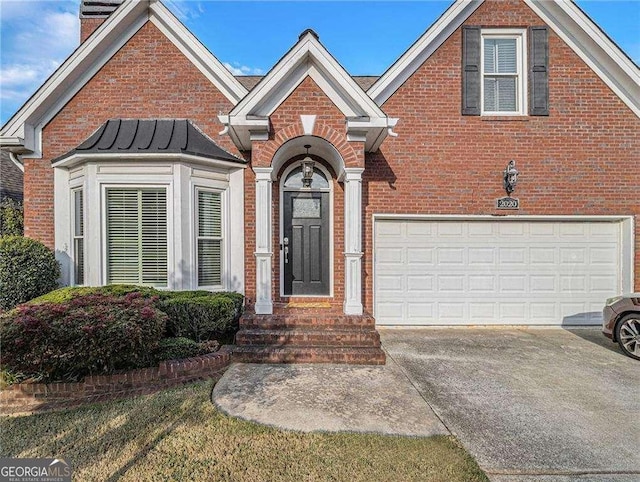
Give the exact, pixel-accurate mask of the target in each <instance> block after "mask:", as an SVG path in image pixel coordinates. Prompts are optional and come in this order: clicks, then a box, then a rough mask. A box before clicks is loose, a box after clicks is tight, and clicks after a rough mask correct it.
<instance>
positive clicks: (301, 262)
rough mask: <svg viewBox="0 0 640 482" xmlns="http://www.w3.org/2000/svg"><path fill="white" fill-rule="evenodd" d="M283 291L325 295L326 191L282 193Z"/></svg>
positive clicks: (327, 221)
mask: <svg viewBox="0 0 640 482" xmlns="http://www.w3.org/2000/svg"><path fill="white" fill-rule="evenodd" d="M283 203H284V206H283V231H284V233H283V239H282V256H283V258H284V294H285V295H286V296H291V295H293V296H296V295H307V296H309V295H311V296H325V295H328V294H329V276H330V273H329V269H330V266H331V265H330V261H331V260H330V253H329V241H330V239H329V193H328V192H288V191H285V192H284V193H283Z"/></svg>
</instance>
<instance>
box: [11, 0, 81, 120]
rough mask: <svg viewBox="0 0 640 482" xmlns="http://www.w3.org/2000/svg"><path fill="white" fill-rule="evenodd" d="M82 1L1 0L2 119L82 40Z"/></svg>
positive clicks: (33, 90) (15, 108) (27, 96)
mask: <svg viewBox="0 0 640 482" xmlns="http://www.w3.org/2000/svg"><path fill="white" fill-rule="evenodd" d="M78 8H79V0H72V1H55V2H51V1H21V2H15V1H7V0H0V22H1V23H0V28H1V30H2V32H1V36H2V52H1V55H0V86H1V88H0V98H1V99H2V101H3V102H2V104H3V105H2V120H5V119H6V118H7V117H8V116H9V115H10V114H12V113H13V112H15V110H17V108H18V107H19V106H20V105H21V104H22V103H23V102H25V101H26V100H27V99H28V98H29V96H30V95H31V94H32V93H33V92H35V90H36V89H37V88H38V87H39V86H40V85H41V84H42V83H43V82H44V81H45V80H46V79H47V77H49V76H50V75H51V74H52V73H53V72H54V71H55V69H56V68H57V67H58V66H59V65H60V64H61V63H62V62H63V61H64V60H65V59H66V58H67V57H68V56H69V55H70V54H71V52H73V50H74V49H75V48H76V47H77V46H78V44H79V42H80V20H79V18H78Z"/></svg>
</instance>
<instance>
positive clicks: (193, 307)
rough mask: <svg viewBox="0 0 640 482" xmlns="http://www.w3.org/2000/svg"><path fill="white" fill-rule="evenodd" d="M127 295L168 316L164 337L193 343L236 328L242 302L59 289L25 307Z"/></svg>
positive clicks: (123, 288)
mask: <svg viewBox="0 0 640 482" xmlns="http://www.w3.org/2000/svg"><path fill="white" fill-rule="evenodd" d="M129 293H138V294H140V295H141V296H142V297H146V298H148V297H154V298H155V299H156V307H157V308H158V309H160V310H162V311H163V312H165V313H166V314H167V315H168V316H169V321H168V322H167V335H168V336H170V337H187V338H191V339H192V340H194V341H196V342H199V341H202V340H207V339H209V338H211V337H214V336H216V337H219V336H220V335H223V334H225V333H228V332H230V331H232V330H233V329H234V328H235V327H236V326H237V321H238V318H239V317H240V314H241V313H242V304H243V301H244V297H243V296H242V295H241V294H239V293H231V292H219V293H211V292H209V291H161V290H156V289H154V288H149V287H144V286H135V285H109V286H100V287H67V288H60V289H59V290H56V291H52V292H51V293H47V294H46V295H43V296H40V297H38V298H36V299H34V300H32V301H30V302H29V303H30V304H35V303H64V302H67V301H69V300H72V299H74V298H76V297H78V296H86V295H90V294H102V295H112V296H124V295H127V294H129Z"/></svg>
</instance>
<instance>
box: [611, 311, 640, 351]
mask: <svg viewBox="0 0 640 482" xmlns="http://www.w3.org/2000/svg"><path fill="white" fill-rule="evenodd" d="M616 340H618V345H620V348H621V349H622V351H623V353H624V354H625V355H627V356H630V357H631V358H635V359H636V360H640V314H631V315H626V316H623V317H622V318H621V319H620V321H619V322H618V324H617V325H616Z"/></svg>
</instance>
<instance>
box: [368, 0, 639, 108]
mask: <svg viewBox="0 0 640 482" xmlns="http://www.w3.org/2000/svg"><path fill="white" fill-rule="evenodd" d="M519 1H520V2H521V3H522V4H523V5H526V6H527V7H528V9H530V10H531V12H532V14H533V15H534V16H535V17H536V18H539V19H540V20H541V21H542V23H544V24H546V25H547V26H549V27H550V28H551V29H552V31H553V32H555V34H557V35H558V36H559V37H560V38H561V39H562V40H563V41H564V42H565V43H566V44H567V45H568V46H569V47H570V48H571V49H572V50H573V51H574V52H575V53H576V54H577V55H578V56H579V57H580V59H581V60H582V61H583V62H585V63H586V64H587V65H588V66H589V68H591V69H592V70H593V71H594V72H595V73H596V74H597V75H598V77H600V79H602V81H603V82H604V83H605V84H606V85H607V86H608V87H609V88H610V89H611V90H612V91H613V92H615V94H616V95H617V96H618V97H619V98H620V99H621V100H622V101H623V102H624V103H625V104H626V105H627V106H628V107H629V108H630V109H631V110H632V111H633V112H634V114H635V115H636V116H638V117H640V70H639V69H638V67H637V66H636V65H635V64H634V63H633V62H632V61H631V60H630V59H629V58H628V57H627V56H626V55H625V54H624V52H622V51H621V50H620V48H619V47H618V46H617V45H615V44H614V43H613V42H612V41H611V40H610V39H609V38H608V37H607V36H606V34H604V32H602V30H600V28H598V26H597V25H595V24H594V23H593V21H591V19H589V17H587V16H586V15H585V14H584V12H582V10H580V9H579V8H578V7H577V6H576V5H575V4H574V3H573V2H566V1H558V0H554V1H547V0H519ZM483 3H487V7H489V6H490V7H491V8H492V10H491V12H492V15H493V19H494V20H497V19H499V18H500V12H501V8H502V6H503V5H502V2H496V1H494V0H470V1H469V0H457V1H456V2H455V3H454V4H453V5H452V6H451V7H450V8H449V9H448V10H447V11H446V12H445V13H444V14H443V15H442V16H441V17H440V18H439V19H438V20H437V21H436V22H435V23H434V24H433V25H432V26H431V27H430V28H429V29H428V30H427V31H426V32H425V33H424V34H423V35H422V37H420V38H419V39H418V40H417V41H416V42H415V43H414V44H413V45H412V46H411V47H410V48H409V49H408V50H407V51H406V52H405V53H404V54H403V55H402V56H401V57H400V58H399V59H398V60H397V61H396V62H395V63H394V64H393V65H392V66H391V67H390V68H389V69H388V70H387V71H386V72H385V73H384V74H383V75H382V76H381V77H380V78H379V79H378V80H377V81H376V82H375V83H374V84H373V85H372V87H371V88H370V89H369V90H368V91H367V93H368V94H369V96H370V97H371V98H372V99H373V100H374V101H375V102H376V103H377V104H378V105H383V104H384V103H385V102H386V101H387V100H388V99H389V98H390V97H391V96H392V95H393V93H394V92H396V91H397V90H398V89H399V88H400V86H402V85H403V84H404V83H405V82H406V81H407V80H408V79H409V77H411V75H413V73H415V72H416V70H418V69H419V68H420V66H421V65H422V64H424V62H425V61H426V60H427V59H428V58H430V57H431V55H433V54H434V52H435V51H436V50H437V49H438V48H439V47H440V46H441V45H442V44H443V43H444V42H445V41H446V40H447V39H448V38H449V37H450V36H451V35H452V34H453V33H454V32H455V31H456V30H458V29H459V28H460V26H461V25H462V24H463V23H464V22H465V21H466V20H467V19H468V18H469V17H470V16H471V15H472V14H473V13H474V12H475V11H476V10H477V9H478V8H479V7H480V6H481V5H482V4H483Z"/></svg>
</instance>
